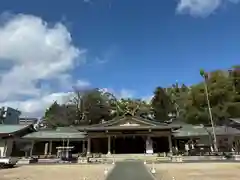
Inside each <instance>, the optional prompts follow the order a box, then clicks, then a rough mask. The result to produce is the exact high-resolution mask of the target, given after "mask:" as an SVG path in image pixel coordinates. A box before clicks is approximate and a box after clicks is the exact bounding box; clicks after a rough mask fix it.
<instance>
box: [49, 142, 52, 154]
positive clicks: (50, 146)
mask: <svg viewBox="0 0 240 180" xmlns="http://www.w3.org/2000/svg"><path fill="white" fill-rule="evenodd" d="M49 155H52V141H50V142H49Z"/></svg>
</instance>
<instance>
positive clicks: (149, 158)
mask: <svg viewBox="0 0 240 180" xmlns="http://www.w3.org/2000/svg"><path fill="white" fill-rule="evenodd" d="M131 160H141V161H146V162H149V163H150V162H155V161H158V162H166V161H169V160H170V158H169V157H158V156H157V155H156V154H154V155H144V154H111V155H102V156H101V157H100V158H90V161H100V162H106V163H107V162H118V161H131Z"/></svg>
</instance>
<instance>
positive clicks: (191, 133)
mask: <svg viewBox="0 0 240 180" xmlns="http://www.w3.org/2000/svg"><path fill="white" fill-rule="evenodd" d="M13 126H14V128H13ZM33 126H34V125H33V124H30V125H0V141H1V143H0V144H3V145H4V146H3V147H2V146H1V148H2V149H0V152H1V156H10V155H11V156H24V155H25V156H26V153H27V154H28V156H34V155H56V154H57V152H58V150H57V149H58V147H60V146H62V147H63V146H67V147H73V149H72V151H73V152H72V153H73V154H78V153H83V152H85V153H86V154H93V153H99V154H106V155H112V154H155V153H163V152H164V153H172V152H173V148H174V147H177V148H178V149H181V148H182V149H184V145H183V146H182V145H181V142H186V141H189V140H192V139H201V140H202V141H204V142H205V143H208V144H211V143H212V142H211V136H212V134H211V128H210V127H203V126H193V125H188V124H181V123H161V122H158V121H154V120H149V119H145V118H142V117H139V116H133V115H131V114H128V113H127V114H125V115H124V116H120V117H117V118H114V119H113V120H110V121H103V122H101V123H99V124H94V125H89V126H71V127H57V128H55V129H48V128H40V129H37V130H36V129H34V128H33ZM226 128H227V130H226ZM215 129H216V134H217V136H218V137H224V138H225V139H226V137H227V139H228V141H231V142H232V141H234V139H236V138H238V137H239V135H240V131H239V130H238V129H236V128H232V127H222V126H221V127H216V128H215ZM224 129H225V130H224ZM2 131H3V132H2ZM218 139H220V138H218ZM231 142H230V143H231ZM183 144H184V143H183ZM26 151H27V152H26Z"/></svg>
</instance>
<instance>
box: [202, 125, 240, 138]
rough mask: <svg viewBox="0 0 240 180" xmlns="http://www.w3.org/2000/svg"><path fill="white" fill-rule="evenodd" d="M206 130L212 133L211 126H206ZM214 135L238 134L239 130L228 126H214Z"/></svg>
mask: <svg viewBox="0 0 240 180" xmlns="http://www.w3.org/2000/svg"><path fill="white" fill-rule="evenodd" d="M206 128H207V130H208V131H209V132H210V133H211V134H212V127H206ZM215 133H216V135H219V136H220V135H240V130H238V129H236V128H233V127H228V126H216V127H215Z"/></svg>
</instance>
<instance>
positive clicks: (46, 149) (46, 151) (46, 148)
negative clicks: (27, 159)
mask: <svg viewBox="0 0 240 180" xmlns="http://www.w3.org/2000/svg"><path fill="white" fill-rule="evenodd" d="M47 154H48V143H47V142H46V143H45V147H44V155H47Z"/></svg>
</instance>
